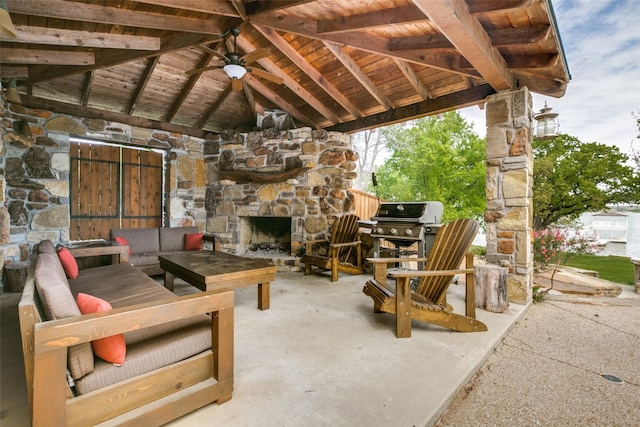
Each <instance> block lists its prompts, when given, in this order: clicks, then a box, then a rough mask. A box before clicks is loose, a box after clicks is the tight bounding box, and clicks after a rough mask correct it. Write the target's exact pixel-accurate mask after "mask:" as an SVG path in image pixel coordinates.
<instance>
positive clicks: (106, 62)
mask: <svg viewBox="0 0 640 427" xmlns="http://www.w3.org/2000/svg"><path fill="white" fill-rule="evenodd" d="M218 40H220V37H218V36H210V35H206V34H204V35H203V34H189V33H187V34H184V33H183V34H179V35H177V36H175V37H171V38H168V39H166V40H163V41H162V44H161V46H160V50H159V51H156V52H150V51H146V50H126V51H114V50H104V51H99V52H97V53H96V63H95V64H94V65H88V66H80V67H72V66H64V67H57V68H55V69H52V68H51V67H49V66H44V65H38V66H34V67H32V68H31V69H30V70H29V80H28V83H30V84H34V83H40V82H43V81H47V80H53V79H57V78H60V77H67V76H69V75H73V74H77V73H85V72H87V71H91V70H96V69H98V68H108V67H111V66H114V65H120V64H124V63H126V62H130V61H136V60H141V59H146V58H151V57H153V56H156V55H159V54H163V53H168V52H172V51H175V50H180V49H184V48H186V47H190V46H195V45H199V44H201V43H212V42H214V41H218Z"/></svg>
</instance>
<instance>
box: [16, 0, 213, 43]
mask: <svg viewBox="0 0 640 427" xmlns="http://www.w3.org/2000/svg"><path fill="white" fill-rule="evenodd" d="M7 6H8V7H9V10H10V11H11V13H18V14H24V15H31V16H42V17H46V18H59V19H68V20H72V21H80V22H93V23H96V24H108V25H119V26H123V27H142V28H152V29H156V30H163V31H182V32H188V33H200V34H209V35H219V34H221V33H222V31H220V28H219V27H218V25H216V22H215V21H212V20H211V19H195V18H185V17H182V16H174V15H163V14H159V13H149V12H141V11H137V10H130V9H119V8H115V7H107V6H99V5H95V4H87V3H77V2H74V3H73V5H71V4H70V3H69V2H67V1H64V0H29V1H24V0H7Z"/></svg>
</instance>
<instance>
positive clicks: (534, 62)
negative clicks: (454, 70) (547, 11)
mask: <svg viewBox="0 0 640 427" xmlns="http://www.w3.org/2000/svg"><path fill="white" fill-rule="evenodd" d="M504 59H505V61H506V62H507V66H508V67H509V69H512V70H518V69H537V70H540V69H544V68H552V67H555V66H556V65H557V64H558V61H559V60H560V55H559V54H557V53H553V54H540V55H506V56H505V57H504ZM460 67H462V68H465V67H469V68H471V67H473V65H471V64H470V63H469V62H468V61H466V60H462V61H460Z"/></svg>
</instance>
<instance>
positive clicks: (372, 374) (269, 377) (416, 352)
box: [0, 272, 526, 427]
mask: <svg viewBox="0 0 640 427" xmlns="http://www.w3.org/2000/svg"><path fill="white" fill-rule="evenodd" d="M369 277H370V276H369V275H366V274H364V275H360V276H350V275H347V274H341V275H340V279H339V281H338V282H334V283H331V281H330V280H329V275H328V274H315V275H312V276H304V274H303V273H301V272H279V273H278V274H277V276H276V281H275V282H273V283H272V284H271V308H270V309H269V310H266V311H260V310H258V309H257V290H256V287H250V288H242V289H238V290H237V291H236V292H235V380H234V392H233V398H232V399H231V400H230V401H228V402H226V403H224V404H222V405H217V404H213V405H209V406H206V407H204V408H202V409H200V410H198V411H196V412H193V413H191V414H189V415H187V416H185V417H182V418H180V419H178V420H176V421H174V422H172V423H170V424H169V425H171V426H185V427H186V426H189V427H192V426H210V425H214V424H215V425H217V426H299V425H305V426H329V425H349V426H391V425H393V426H425V425H431V424H433V423H434V422H435V421H436V420H437V419H438V418H439V416H440V415H441V414H442V412H443V411H444V410H445V409H446V407H447V405H448V404H449V402H450V401H451V400H452V399H453V397H454V396H455V395H456V393H457V392H458V391H459V390H460V389H461V388H462V387H463V386H464V385H465V384H467V382H468V381H469V380H470V379H471V378H472V377H473V376H474V374H475V372H476V371H477V370H478V369H479V368H480V367H481V366H482V364H483V363H484V362H485V360H486V359H487V358H488V357H489V356H490V355H491V354H492V353H493V351H494V349H495V348H496V347H497V346H498V345H499V344H500V343H501V342H502V339H503V338H504V337H505V335H506V334H507V333H508V332H509V331H510V329H511V328H512V327H513V326H514V324H515V323H516V322H517V321H518V319H519V318H521V316H522V315H523V313H525V312H526V306H523V305H517V304H510V306H509V308H508V310H507V311H506V312H505V313H489V312H486V311H484V310H478V311H477V317H478V319H479V320H481V321H482V322H484V323H486V324H487V326H488V329H489V330H488V332H479V333H456V332H450V331H449V330H447V329H444V328H441V327H438V326H434V325H428V324H424V323H420V322H415V321H414V323H413V334H412V337H411V338H408V339H398V338H396V337H395V334H394V317H393V316H391V315H389V314H375V313H373V304H372V301H371V299H370V298H369V297H367V296H366V295H364V294H363V293H362V287H363V285H364V283H365V282H366V280H367V279H368V278H369ZM190 292H197V289H195V288H193V287H191V286H189V285H187V284H186V283H184V282H182V281H179V280H176V293H179V294H184V293H190ZM463 297H464V286H463V285H462V284H461V285H452V286H451V288H450V291H449V297H448V301H449V302H450V303H451V304H452V305H453V306H454V308H455V310H456V311H459V312H463ZM1 299H2V320H3V321H2V342H1V345H2V364H1V371H0V373H1V375H2V384H1V385H2V394H1V398H2V416H0V421H1V424H2V425H3V426H7V427H8V426H23V425H27V423H28V421H27V420H28V411H27V401H26V393H25V392H24V374H23V372H24V371H23V370H22V366H21V365H20V364H21V354H20V351H21V350H20V347H19V339H20V338H19V333H18V332H17V331H11V328H14V329H15V328H17V325H18V323H17V311H16V310H15V304H17V301H18V299H19V296H17V295H16V294H4V295H2V296H1ZM10 312H13V314H14V315H15V319H16V320H15V321H11V318H10V316H11V314H10ZM6 315H9V316H6ZM7 318H8V320H6V319H7ZM7 329H8V330H7ZM16 337H17V343H16Z"/></svg>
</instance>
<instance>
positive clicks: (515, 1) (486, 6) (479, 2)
mask: <svg viewBox="0 0 640 427" xmlns="http://www.w3.org/2000/svg"><path fill="white" fill-rule="evenodd" d="M531 3H533V0H476V1H474V2H471V4H470V5H469V12H470V13H472V14H478V13H490V12H502V11H505V10H510V9H521V8H525V7H527V6H529V5H530V4H531Z"/></svg>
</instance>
